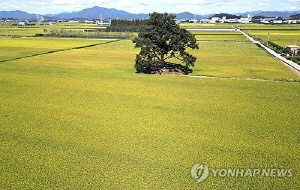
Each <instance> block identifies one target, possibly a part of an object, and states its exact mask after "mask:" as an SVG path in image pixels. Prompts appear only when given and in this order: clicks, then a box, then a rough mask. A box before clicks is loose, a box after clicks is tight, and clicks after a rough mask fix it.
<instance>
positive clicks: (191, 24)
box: [180, 23, 234, 28]
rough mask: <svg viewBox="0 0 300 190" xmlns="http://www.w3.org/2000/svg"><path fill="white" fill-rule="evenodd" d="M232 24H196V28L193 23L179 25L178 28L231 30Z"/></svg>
mask: <svg viewBox="0 0 300 190" xmlns="http://www.w3.org/2000/svg"><path fill="white" fill-rule="evenodd" d="M233 26H234V24H229V23H216V24H202V23H196V26H194V23H181V24H180V27H182V28H232V27H233Z"/></svg>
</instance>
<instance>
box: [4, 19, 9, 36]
mask: <svg viewBox="0 0 300 190" xmlns="http://www.w3.org/2000/svg"><path fill="white" fill-rule="evenodd" d="M4 27H5V33H6V36H8V34H7V29H6V21H5V25H4Z"/></svg>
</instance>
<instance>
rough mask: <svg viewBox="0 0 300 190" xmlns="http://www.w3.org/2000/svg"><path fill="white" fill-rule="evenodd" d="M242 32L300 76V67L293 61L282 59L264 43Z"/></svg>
mask: <svg viewBox="0 0 300 190" xmlns="http://www.w3.org/2000/svg"><path fill="white" fill-rule="evenodd" d="M238 31H240V32H241V33H242V34H243V35H245V36H246V37H247V38H248V39H249V40H251V41H252V42H253V43H256V44H259V45H260V46H261V47H263V48H264V49H265V50H266V51H267V52H268V53H270V54H271V55H273V56H274V57H276V58H277V59H279V60H280V61H281V62H283V63H284V64H285V65H287V66H288V67H289V68H290V69H292V70H293V71H294V72H295V73H296V74H297V75H300V65H298V64H296V63H294V62H293V61H291V60H288V59H286V58H285V57H282V56H281V55H280V54H278V53H276V52H275V51H273V50H272V49H270V48H268V47H266V46H265V45H263V44H262V43H260V42H259V41H256V40H254V39H253V38H252V37H250V36H249V35H248V34H246V33H245V32H243V31H241V30H238Z"/></svg>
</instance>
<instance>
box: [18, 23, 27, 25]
mask: <svg viewBox="0 0 300 190" xmlns="http://www.w3.org/2000/svg"><path fill="white" fill-rule="evenodd" d="M18 25H20V26H25V25H27V22H19V24H18Z"/></svg>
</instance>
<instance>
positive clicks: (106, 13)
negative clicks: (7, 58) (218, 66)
mask: <svg viewBox="0 0 300 190" xmlns="http://www.w3.org/2000/svg"><path fill="white" fill-rule="evenodd" d="M299 13H300V11H285V12H278V11H273V12H271V11H252V12H246V13H235V15H242V16H247V14H252V15H254V16H265V17H276V16H279V17H289V16H291V15H293V14H299ZM100 14H101V15H102V18H106V19H109V18H111V19H112V18H120V19H146V18H149V15H148V14H144V13H141V14H133V13H129V12H126V11H123V10H117V9H108V8H104V7H98V6H95V7H92V8H87V9H83V10H82V11H77V12H71V13H60V14H46V15H42V16H44V17H45V18H46V19H47V18H48V19H97V18H100ZM174 15H176V16H177V18H178V19H194V14H192V13H189V12H182V13H174ZM212 15H213V14H207V15H196V18H197V19H202V18H209V17H211V16H212ZM0 18H15V19H35V18H36V14H29V13H27V12H24V11H20V10H17V11H0Z"/></svg>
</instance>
